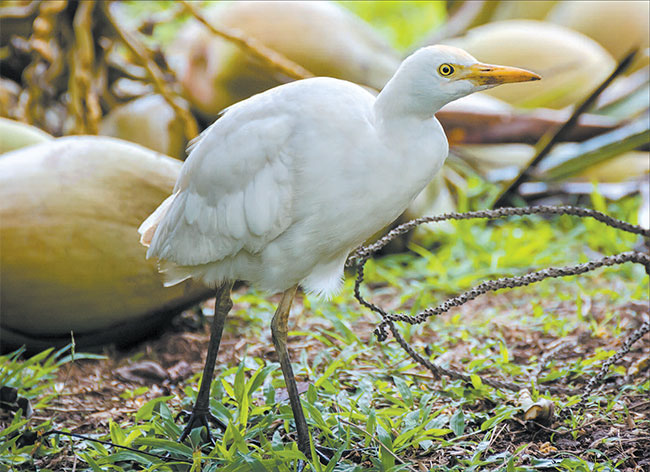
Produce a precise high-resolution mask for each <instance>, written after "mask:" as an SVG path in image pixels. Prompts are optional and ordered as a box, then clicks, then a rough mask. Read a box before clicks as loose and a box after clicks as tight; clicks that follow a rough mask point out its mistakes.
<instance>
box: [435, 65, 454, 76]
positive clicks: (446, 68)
mask: <svg viewBox="0 0 650 472" xmlns="http://www.w3.org/2000/svg"><path fill="white" fill-rule="evenodd" d="M438 72H439V73H440V75H442V76H443V77H449V76H450V75H451V74H453V73H454V66H452V65H451V64H443V65H441V66H440V67H438Z"/></svg>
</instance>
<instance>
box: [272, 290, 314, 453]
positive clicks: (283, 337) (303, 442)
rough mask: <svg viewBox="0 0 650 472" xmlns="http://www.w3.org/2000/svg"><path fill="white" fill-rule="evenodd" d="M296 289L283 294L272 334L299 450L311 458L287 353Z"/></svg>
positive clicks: (303, 417) (303, 419)
mask: <svg viewBox="0 0 650 472" xmlns="http://www.w3.org/2000/svg"><path fill="white" fill-rule="evenodd" d="M296 288H297V286H294V287H291V288H290V289H289V290H286V291H285V292H284V293H283V294H282V300H281V301H280V304H279V305H278V309H277V310H276V312H275V316H274V317H273V321H271V334H272V336H273V344H275V351H276V352H277V354H278V359H279V360H280V366H281V367H282V373H283V374H284V382H285V383H286V385H287V392H288V393H289V402H290V403H291V410H292V411H293V418H294V420H295V422H296V431H297V432H298V449H300V450H301V451H302V452H303V454H305V455H306V456H307V457H309V454H310V452H309V430H308V429H307V421H306V420H305V414H304V412H303V411H302V405H301V404H300V397H299V396H298V387H297V386H296V379H295V378H294V376H293V369H292V368H291V359H289V351H287V332H288V328H287V321H288V319H289V311H290V309H291V303H292V302H293V297H294V295H295V294H296Z"/></svg>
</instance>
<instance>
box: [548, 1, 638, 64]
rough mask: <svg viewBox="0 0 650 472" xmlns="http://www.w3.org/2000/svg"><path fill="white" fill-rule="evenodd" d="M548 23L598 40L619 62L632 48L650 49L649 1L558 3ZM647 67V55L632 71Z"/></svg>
mask: <svg viewBox="0 0 650 472" xmlns="http://www.w3.org/2000/svg"><path fill="white" fill-rule="evenodd" d="M547 19H548V21H552V22H553V23H557V24H559V25H562V26H566V27H567V28H572V29H574V30H576V31H579V32H581V33H582V34H585V35H587V36H589V37H590V38H592V39H594V40H596V41H597V42H598V43H599V44H600V45H601V46H603V47H604V48H605V49H607V51H609V53H610V54H611V55H612V56H614V58H616V59H622V58H623V57H624V56H625V55H626V54H627V53H628V52H630V50H631V49H632V48H637V47H638V48H642V49H646V48H648V46H649V45H650V2H647V1H622V0H617V1H597V2H595V1H580V2H558V4H557V5H556V6H555V7H554V8H553V10H551V12H550V13H549V15H548V18H547ZM644 65H648V56H647V55H645V56H644V57H643V58H640V59H639V60H637V61H636V63H635V64H634V65H633V67H632V70H634V69H638V68H640V67H642V66H644Z"/></svg>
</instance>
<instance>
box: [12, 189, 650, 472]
mask: <svg viewBox="0 0 650 472" xmlns="http://www.w3.org/2000/svg"><path fill="white" fill-rule="evenodd" d="M593 201H594V206H595V207H596V208H598V209H601V210H605V211H607V212H608V213H610V214H612V215H615V216H618V217H620V218H622V219H625V220H627V221H632V222H633V221H634V220H635V215H636V211H637V207H638V204H639V200H638V199H637V198H627V199H624V200H621V201H619V202H616V203H609V204H606V203H605V202H604V201H603V200H602V199H600V198H599V197H598V196H594V199H593ZM636 242H637V240H636V238H634V237H632V236H630V235H627V234H625V233H622V232H617V231H613V230H612V231H610V230H609V228H606V227H604V226H603V225H601V224H599V223H596V222H591V221H589V220H584V221H579V220H577V219H575V218H568V217H560V218H555V219H550V220H546V219H542V218H532V219H531V218H528V219H522V220H519V221H516V220H511V221H502V222H495V223H485V222H480V221H473V222H457V223H451V224H450V225H445V226H444V227H443V230H442V231H437V232H431V233H428V234H425V235H424V236H423V235H420V237H419V239H418V243H417V244H415V243H413V244H412V245H411V249H412V252H410V253H406V254H398V255H392V256H388V257H384V258H382V259H379V260H375V261H371V262H370V263H369V264H368V267H367V270H366V274H367V282H368V284H367V285H366V286H365V287H364V290H365V293H367V294H368V296H369V297H370V298H372V299H373V300H375V301H376V302H378V303H380V304H381V305H382V306H384V307H387V308H389V309H398V308H399V310H400V311H404V312H407V313H415V312H417V311H419V310H421V309H423V308H425V307H427V306H432V305H434V304H436V303H438V302H440V301H442V300H443V299H445V298H446V297H447V296H449V295H451V294H454V293H457V292H458V291H460V290H463V289H466V288H468V287H470V286H472V285H474V284H476V283H477V282H479V281H481V280H484V279H486V278H491V277H496V276H500V275H507V274H521V273H524V272H527V271H530V270H532V269H535V268H540V267H546V266H549V265H559V264H562V265H563V264H570V263H577V262H583V261H585V260H587V259H588V257H591V256H593V255H594V253H596V252H597V253H605V254H611V253H615V252H621V251H624V250H629V249H630V248H632V247H633V246H634V245H635V243H636ZM352 283H353V280H352V278H351V277H348V280H347V281H346V285H345V289H344V290H343V292H342V293H341V294H340V295H339V296H337V297H335V298H334V299H333V300H331V301H328V302H326V301H320V300H317V299H310V298H302V300H301V301H302V306H300V302H299V303H298V306H297V307H296V309H295V310H294V314H293V320H292V322H293V323H294V328H293V329H294V331H292V332H290V349H291V353H292V358H293V360H294V369H295V372H296V376H297V378H298V380H299V387H300V388H301V389H303V390H304V393H303V394H302V399H303V405H304V408H305V412H306V416H307V421H308V423H309V426H310V429H311V432H312V435H313V439H314V443H315V444H314V445H315V446H318V447H320V448H324V449H325V450H326V451H327V453H328V454H330V455H333V458H332V460H330V461H329V463H325V464H321V463H320V462H319V461H318V460H315V457H316V455H315V452H314V454H313V457H311V458H309V461H308V462H309V464H310V465H311V468H312V470H315V471H327V472H331V471H398V470H407V471H408V470H417V471H420V470H434V471H461V470H475V471H478V470H503V471H507V472H510V471H529V470H530V471H532V470H540V471H541V470H559V471H601V470H602V471H604V470H634V466H635V464H637V465H638V463H639V462H640V461H641V460H643V459H642V456H641V454H642V453H641V452H639V451H641V450H643V449H642V448H643V447H647V446H649V445H650V439H649V437H650V423H649V420H648V416H647V411H648V408H650V405H649V402H648V401H647V398H648V394H649V392H650V379H648V377H647V375H646V374H643V373H641V374H638V375H632V374H630V372H632V370H630V367H631V366H634V365H638V366H640V369H641V370H642V369H643V362H644V361H643V359H646V361H645V362H646V363H647V358H648V353H649V351H650V344H649V343H648V339H647V336H646V337H645V339H643V340H641V341H640V342H639V343H637V345H636V346H635V347H634V348H633V350H632V353H631V354H630V355H628V356H626V358H625V359H624V361H623V362H621V363H619V365H617V366H614V367H612V369H611V370H610V373H609V375H608V377H607V378H606V380H605V383H604V386H603V387H602V388H601V389H599V390H596V391H595V392H594V393H593V394H592V395H591V396H590V397H589V399H588V402H587V408H586V409H585V410H584V411H582V412H578V411H574V412H573V413H568V414H566V415H564V416H561V417H556V419H555V421H554V423H552V424H551V425H548V426H539V425H536V424H534V423H531V422H526V421H524V420H523V416H522V408H521V407H520V405H519V403H518V399H519V396H520V393H519V392H510V391H499V390H495V389H493V388H491V387H488V386H486V385H485V384H483V383H482V382H481V380H480V375H487V376H489V377H491V378H496V379H501V380H509V381H513V380H514V381H517V382H519V383H520V384H521V385H522V386H524V387H526V388H528V389H529V390H530V392H531V394H532V396H533V400H536V399H538V398H548V399H550V400H551V401H553V403H554V405H555V408H556V410H557V412H560V413H561V412H563V411H564V412H565V413H567V412H568V411H569V409H568V407H569V406H570V405H572V404H574V403H576V402H577V399H578V397H577V396H576V395H575V394H573V395H569V394H562V393H554V392H555V391H554V390H552V388H551V387H553V386H564V387H567V388H577V389H579V388H580V387H581V386H584V384H585V382H586V381H587V380H588V379H589V378H590V377H591V376H593V375H594V374H595V373H596V372H597V371H598V368H599V365H600V363H601V362H602V361H603V360H604V359H606V358H607V357H608V356H610V355H611V354H612V353H613V352H615V350H616V349H617V348H618V347H619V345H620V342H621V340H622V338H623V337H624V336H625V334H626V333H627V332H629V331H630V330H631V329H633V328H635V327H636V326H638V325H639V324H640V319H641V317H642V316H644V313H645V316H647V308H644V307H646V306H647V303H648V298H649V297H648V288H647V287H648V277H647V276H646V275H645V273H644V271H643V268H642V267H640V266H636V265H632V264H627V265H625V266H621V267H617V268H613V269H609V270H600V271H597V272H594V273H591V274H586V275H584V276H578V277H570V278H567V279H564V280H549V281H545V282H542V283H539V284H536V285H535V286H530V287H526V288H523V289H517V290H512V291H501V292H499V293H497V294H495V295H491V296H484V297H480V298H479V299H477V300H475V301H474V302H471V303H468V304H466V305H464V306H463V307H461V308H459V309H456V310H453V311H452V312H450V313H448V314H446V315H444V316H442V317H439V318H437V319H433V320H430V322H428V323H426V324H424V325H420V326H403V327H401V329H402V333H403V335H404V336H405V338H406V339H407V340H408V341H409V342H411V343H412V344H413V345H414V346H415V347H416V349H417V350H418V351H419V352H423V351H424V352H427V353H428V354H429V356H430V358H431V359H432V360H433V359H437V362H440V363H441V364H442V365H446V366H450V367H453V368H456V369H462V370H464V371H466V372H468V373H471V374H473V376H472V381H471V383H465V382H463V381H460V380H450V379H444V378H443V379H433V378H432V376H431V374H430V373H429V372H428V371H427V370H425V369H423V368H422V367H421V366H419V365H417V364H415V363H414V362H413V361H411V359H410V358H409V357H408V356H407V355H406V354H405V353H404V352H403V351H402V350H401V348H400V347H399V346H398V345H396V343H395V342H394V341H393V340H392V339H391V338H389V339H388V340H387V341H386V342H384V343H379V342H377V341H376V340H375V338H374V336H373V335H372V330H373V327H374V323H375V322H376V321H377V320H376V319H375V318H374V315H373V314H371V313H367V312H366V311H365V310H362V309H360V307H359V306H358V304H357V303H356V301H355V300H354V298H353V296H352ZM234 300H235V308H234V316H232V317H231V318H230V323H229V324H228V325H227V332H226V334H225V339H224V346H225V349H224V350H223V351H222V353H221V354H220V363H219V365H218V366H217V375H216V378H215V380H214V383H213V386H212V403H211V407H212V412H213V413H214V414H215V416H217V417H218V418H219V419H220V420H221V421H222V422H223V423H224V424H226V425H227V428H226V430H225V431H219V430H218V429H215V434H216V445H215V447H214V448H211V447H207V446H201V444H202V441H201V437H200V434H201V433H200V431H199V430H195V432H194V434H193V435H192V436H191V442H190V443H187V444H177V443H176V442H175V440H176V438H177V437H178V435H179V434H180V431H181V429H182V426H183V421H182V420H180V419H179V420H177V419H176V418H175V417H176V415H177V413H178V412H179V411H181V410H182V409H189V408H190V407H191V405H192V402H193V400H194V398H195V396H196V393H197V388H198V380H199V374H198V372H200V369H199V368H197V366H200V350H197V351H196V352H193V354H190V353H188V349H189V348H188V349H179V350H178V353H177V354H176V355H175V356H176V358H174V359H171V360H170V359H169V358H166V357H165V356H166V355H172V354H170V352H172V351H174V349H175V346H176V344H174V343H178V342H180V341H179V340H182V339H186V338H187V339H191V340H192V342H193V343H197V342H198V343H199V345H201V344H202V345H204V344H205V342H206V340H207V332H206V330H205V327H204V328H203V329H201V330H199V331H198V332H191V330H190V331H189V332H188V330H187V329H185V330H184V331H183V329H180V330H179V331H177V332H175V333H174V332H171V333H168V334H167V335H165V336H163V338H161V339H159V340H153V341H150V342H148V343H145V344H144V345H141V346H139V347H136V348H135V349H134V350H132V351H129V352H126V353H116V352H111V351H107V358H105V359H97V358H92V357H97V356H86V355H81V354H79V353H76V354H74V353H73V352H71V351H70V349H71V348H70V347H69V348H68V349H67V350H65V349H64V350H61V351H59V352H56V353H54V352H52V351H46V352H44V353H41V354H39V355H37V356H34V357H30V358H25V357H20V356H19V354H20V353H14V354H12V355H9V356H4V357H2V358H1V359H0V379H2V381H1V382H0V384H3V385H7V386H13V387H16V388H17V389H18V395H19V396H23V397H26V398H28V399H30V401H31V402H32V406H33V408H34V412H35V413H34V416H33V417H32V418H31V419H23V418H22V416H21V415H20V412H3V416H2V418H1V421H2V426H3V428H4V429H3V430H2V432H0V470H15V471H27V470H29V471H32V470H38V471H48V470H52V471H55V470H57V471H72V470H75V471H81V470H84V471H127V470H151V471H154V470H156V471H158V470H160V471H163V470H164V471H198V470H204V471H212V470H224V471H245V470H246V471H247V470H252V471H258V470H259V471H265V470H270V471H275V470H277V471H292V470H296V467H297V463H298V460H299V459H307V458H304V457H303V456H302V454H301V453H300V452H299V451H298V450H297V449H296V446H295V444H294V443H293V442H292V438H294V429H293V419H292V414H291V409H290V407H289V404H288V402H287V397H286V391H285V390H284V382H283V380H282V375H281V372H280V369H279V366H278V364H277V363H276V362H274V359H275V358H274V355H273V354H272V351H271V350H270V346H272V344H271V342H270V336H269V333H268V326H269V323H270V318H271V316H272V313H273V309H274V304H273V303H272V301H269V300H268V299H267V298H265V297H264V296H263V294H260V293H256V292H254V291H251V290H245V289H240V290H239V291H238V293H237V294H235V298H234ZM634 301H637V302H636V303H635V302H634ZM208 311H209V310H208ZM187 316H194V315H187ZM563 342H566V343H567V344H566V346H565V347H564V348H562V345H560V343H563ZM553 346H559V350H558V351H557V354H556V355H554V356H552V357H551V358H545V357H544V354H545V352H547V350H548V349H550V348H552V347H553ZM547 347H548V349H547ZM192 356H194V357H193V358H192ZM89 357H90V358H89ZM172 357H174V356H172ZM190 358H192V359H193V360H194V362H193V365H192V367H193V368H192V369H191V371H192V372H195V374H194V375H191V374H188V376H186V377H184V378H182V379H180V380H176V381H169V380H165V381H163V382H158V383H156V382H153V383H152V382H147V381H145V380H143V381H140V382H139V381H138V380H137V379H136V380H131V381H129V382H124V381H118V379H119V374H116V372H119V370H117V369H115V367H116V366H117V365H122V366H128V365H130V364H132V363H134V362H139V361H142V360H153V361H156V362H159V363H160V364H161V365H171V364H172V363H174V362H177V361H179V360H188V361H189V359H190ZM540 361H541V363H540ZM93 372H95V373H93ZM644 375H645V376H644ZM83 408H88V410H89V411H94V412H95V413H91V414H86V415H80V414H79V412H75V409H83ZM55 429H56V430H59V431H63V432H73V433H82V434H84V435H86V436H89V437H92V438H95V439H99V440H102V441H107V442H110V443H112V444H114V445H121V446H128V447H130V448H132V449H131V450H127V449H122V448H119V447H115V446H113V445H110V444H107V443H98V442H93V441H90V440H84V439H79V438H75V437H69V436H65V435H63V434H46V433H47V432H48V431H52V430H55ZM151 454H154V455H157V456H158V457H156V456H152V455H151ZM165 456H167V458H166V459H163V457H165ZM170 460H171V462H170Z"/></svg>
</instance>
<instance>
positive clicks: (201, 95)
mask: <svg viewBox="0 0 650 472" xmlns="http://www.w3.org/2000/svg"><path fill="white" fill-rule="evenodd" d="M205 15H206V17H207V18H208V19H209V20H210V21H211V23H212V24H213V25H215V26H217V27H219V26H222V27H227V28H232V29H237V30H239V31H240V32H241V33H243V34H244V35H245V36H246V37H248V38H254V39H256V40H258V41H260V42H261V43H262V44H264V45H265V46H267V47H269V48H271V49H273V50H275V51H277V52H279V53H281V54H283V55H285V56H286V57H288V58H289V59H291V60H292V61H294V62H296V63H298V64H300V65H301V66H303V67H304V68H306V69H307V70H309V71H311V72H312V73H313V74H315V75H319V76H330V77H337V78H341V79H346V80H350V81H352V82H356V83H359V84H362V85H367V86H369V87H372V88H376V89H381V88H382V87H383V86H384V84H385V83H386V82H387V81H388V79H390V77H391V76H392V74H393V72H394V71H395V70H396V69H397V67H398V66H399V63H400V60H399V57H398V55H397V53H396V52H395V51H394V50H393V49H392V48H391V47H390V46H389V45H388V44H387V43H385V42H384V41H383V40H382V39H381V38H380V37H379V35H377V34H376V33H375V32H374V31H372V30H371V29H370V27H369V26H368V25H367V24H366V23H364V22H363V21H362V20H360V19H359V18H357V17H356V16H354V15H353V14H352V13H350V12H349V11H347V10H345V9H344V8H342V7H340V6H338V5H336V4H334V3H329V2H299V1H295V2H294V1H289V2H228V3H226V4H225V5H217V7H216V8H213V9H211V10H208V11H206V12H205ZM168 59H169V63H170V66H171V67H172V68H173V69H174V70H175V71H176V74H177V76H178V77H179V79H180V81H181V82H182V84H183V87H184V90H185V95H186V97H187V98H188V100H189V101H190V102H191V103H192V105H193V106H194V107H196V108H197V109H198V110H199V111H201V112H202V113H203V114H205V115H207V116H210V117H214V116H215V115H216V114H217V113H218V112H219V111H221V110H222V109H223V108H225V107H227V106H229V105H231V104H233V103H235V102H237V101H240V100H243V99H245V98H248V97H250V96H251V95H253V94H255V93H258V92H261V91H263V90H266V89H268V88H271V87H274V86H276V85H278V84H280V83H283V82H286V81H288V80H290V79H289V78H287V77H284V76H282V75H281V74H279V73H278V72H277V71H274V70H272V69H270V68H269V67H268V66H267V65H265V64H262V63H261V62H260V61H259V60H257V59H254V58H252V57H251V56H250V54H249V53H246V52H243V51H242V50H241V49H240V48H239V47H237V46H235V45H233V44H232V43H230V42H228V41H226V40H223V39H221V38H218V37H215V36H213V35H212V34H211V33H210V32H209V31H207V29H206V28H205V27H203V26H201V25H198V24H196V22H191V23H188V25H187V26H186V27H185V28H184V29H183V30H182V31H181V32H180V33H179V35H178V37H177V39H176V41H175V42H174V43H173V44H172V46H171V47H170V48H169V51H168Z"/></svg>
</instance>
